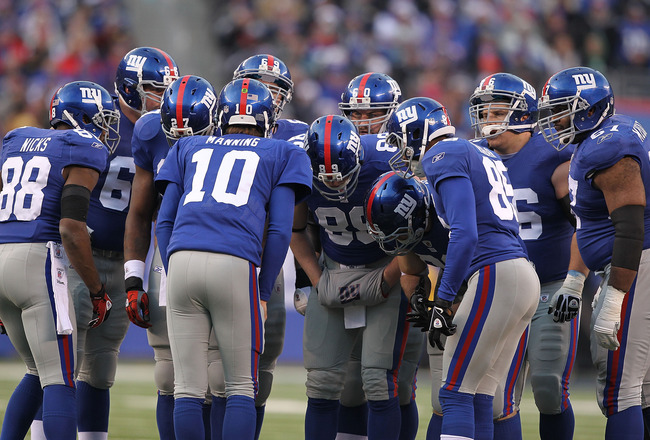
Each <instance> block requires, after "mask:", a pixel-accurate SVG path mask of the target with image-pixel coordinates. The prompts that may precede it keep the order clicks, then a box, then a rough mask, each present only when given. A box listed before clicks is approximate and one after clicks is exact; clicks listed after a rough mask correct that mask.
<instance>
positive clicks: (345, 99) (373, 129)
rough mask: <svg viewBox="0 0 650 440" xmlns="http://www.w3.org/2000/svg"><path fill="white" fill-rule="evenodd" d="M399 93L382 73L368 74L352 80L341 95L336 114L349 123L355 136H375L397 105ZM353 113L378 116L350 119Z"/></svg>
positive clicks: (396, 85)
mask: <svg viewBox="0 0 650 440" xmlns="http://www.w3.org/2000/svg"><path fill="white" fill-rule="evenodd" d="M401 97H402V91H401V90H400V88H399V85H398V84H397V82H396V81H395V80H394V79H393V78H391V77H390V76H388V75H386V74H385V73H374V72H368V73H364V74H362V75H359V76H356V77H354V78H353V79H352V81H350V83H349V84H348V88H347V89H346V90H345V91H344V92H343V93H342V94H341V102H340V103H339V110H341V112H342V114H343V115H344V116H345V117H346V118H348V119H350V120H352V123H353V124H354V125H355V126H356V127H357V130H358V131H359V133H362V134H368V133H371V134H377V133H380V132H382V131H384V130H385V128H386V121H388V118H389V117H390V115H391V114H392V113H393V111H394V110H395V108H396V107H397V106H398V105H399V103H400V100H401ZM354 111H366V112H372V111H377V113H379V115H378V116H374V117H373V116H370V117H368V118H361V119H357V118H354V119H353V118H351V114H352V112H354Z"/></svg>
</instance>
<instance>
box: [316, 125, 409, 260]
mask: <svg viewBox="0 0 650 440" xmlns="http://www.w3.org/2000/svg"><path fill="white" fill-rule="evenodd" d="M361 147H362V148H363V152H364V153H363V154H364V158H363V163H362V164H361V171H360V172H359V183H358V185H357V188H356V189H355V191H354V193H353V194H352V195H351V196H350V197H349V198H348V200H347V201H346V202H341V201H332V200H327V199H325V198H324V197H323V196H322V195H321V194H320V193H319V192H318V191H316V190H314V191H313V192H312V194H311V196H310V197H309V198H308V199H307V205H308V206H309V210H310V211H311V212H312V214H313V216H314V220H315V222H316V223H317V224H319V225H320V226H321V228H320V240H321V245H322V246H323V250H324V251H325V253H326V254H327V255H328V256H329V257H331V258H332V259H333V260H334V261H337V262H339V263H342V264H345V265H364V264H370V263H372V262H374V261H377V260H379V259H380V258H384V257H385V256H386V254H385V253H384V251H382V250H381V248H380V247H379V245H378V244H377V242H376V241H375V240H374V239H373V238H372V237H371V236H370V234H368V229H367V228H366V218H365V215H364V213H363V202H364V198H365V195H366V193H367V192H368V191H369V190H370V188H371V187H372V183H373V181H374V180H375V179H376V178H377V177H379V175H381V174H383V173H385V172H387V171H390V170H391V168H390V165H389V164H388V160H389V159H390V158H391V157H393V155H394V154H395V153H396V152H397V149H396V147H393V146H391V145H389V144H387V143H386V135H385V134H380V135H375V134H368V135H363V136H361Z"/></svg>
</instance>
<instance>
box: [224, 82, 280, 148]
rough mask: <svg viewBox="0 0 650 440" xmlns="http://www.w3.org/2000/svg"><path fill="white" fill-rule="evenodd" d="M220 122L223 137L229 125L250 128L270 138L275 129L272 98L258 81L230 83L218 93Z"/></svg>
mask: <svg viewBox="0 0 650 440" xmlns="http://www.w3.org/2000/svg"><path fill="white" fill-rule="evenodd" d="M217 121H218V128H219V129H220V130H221V133H225V132H226V128H227V127H228V126H229V125H249V126H254V127H257V128H259V129H260V130H262V133H263V136H264V137H269V136H270V134H271V130H272V129H273V127H274V125H275V110H274V106H273V95H272V94H271V92H270V91H269V89H268V88H267V87H266V86H265V85H264V84H263V83H261V82H260V81H257V80H255V79H250V78H244V79H235V80H233V81H230V82H229V83H228V84H226V85H225V86H224V88H223V89H221V93H219V99H218V101H217Z"/></svg>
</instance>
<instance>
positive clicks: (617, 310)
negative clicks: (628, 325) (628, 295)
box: [594, 286, 625, 350]
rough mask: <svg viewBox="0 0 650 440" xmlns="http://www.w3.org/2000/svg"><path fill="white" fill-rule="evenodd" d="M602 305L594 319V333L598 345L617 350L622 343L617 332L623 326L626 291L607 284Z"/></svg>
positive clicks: (603, 292)
mask: <svg viewBox="0 0 650 440" xmlns="http://www.w3.org/2000/svg"><path fill="white" fill-rule="evenodd" d="M600 294H601V295H603V296H604V297H603V301H602V305H601V307H600V310H599V311H598V312H597V313H598V314H597V316H596V320H595V321H594V335H595V336H596V341H597V342H598V345H600V346H601V347H604V348H606V349H608V350H616V349H617V348H618V347H619V346H620V343H619V342H618V338H617V333H618V329H619V328H620V327H621V307H622V305H623V300H624V299H625V292H623V291H622V290H620V289H617V288H616V287H613V286H605V287H604V288H603V291H602V292H601V293H600Z"/></svg>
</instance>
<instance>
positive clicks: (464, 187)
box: [437, 177, 478, 301]
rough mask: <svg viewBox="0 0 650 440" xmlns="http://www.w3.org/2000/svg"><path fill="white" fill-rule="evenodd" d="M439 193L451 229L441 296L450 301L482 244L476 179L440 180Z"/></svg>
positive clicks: (439, 291)
mask: <svg viewBox="0 0 650 440" xmlns="http://www.w3.org/2000/svg"><path fill="white" fill-rule="evenodd" d="M437 192H438V194H440V197H441V199H442V203H443V205H444V207H445V212H446V214H447V220H448V222H449V226H450V228H451V232H450V234H449V247H448V248H447V260H446V263H445V270H444V272H443V275H442V279H441V281H440V287H439V289H438V296H439V297H440V298H442V299H444V300H446V301H453V300H454V298H455V297H456V293H457V292H458V289H460V286H461V284H462V282H463V280H464V279H465V276H466V274H467V270H468V269H469V266H470V264H471V262H472V257H473V255H474V250H475V248H476V245H477V243H478V231H477V229H476V201H475V199H474V189H473V188H472V182H470V180H469V179H467V178H465V177H451V178H448V179H444V180H442V181H440V183H439V184H438V191H437Z"/></svg>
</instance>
